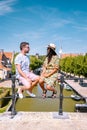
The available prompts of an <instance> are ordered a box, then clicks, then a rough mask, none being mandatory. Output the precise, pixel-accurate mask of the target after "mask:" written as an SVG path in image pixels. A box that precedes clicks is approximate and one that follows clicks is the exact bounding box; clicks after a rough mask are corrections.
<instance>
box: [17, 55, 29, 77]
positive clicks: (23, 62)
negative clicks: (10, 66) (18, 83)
mask: <svg viewBox="0 0 87 130" xmlns="http://www.w3.org/2000/svg"><path fill="white" fill-rule="evenodd" d="M15 64H19V65H20V66H21V70H22V71H23V72H24V73H26V74H27V73H29V64H30V60H29V57H28V56H27V55H23V54H22V53H19V54H18V55H17V56H16V58H15ZM16 77H17V78H19V77H20V74H19V72H18V70H17V69H16Z"/></svg>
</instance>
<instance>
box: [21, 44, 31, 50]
mask: <svg viewBox="0 0 87 130" xmlns="http://www.w3.org/2000/svg"><path fill="white" fill-rule="evenodd" d="M26 45H29V43H28V42H21V43H20V50H22V49H23V48H24V47H25V46H26Z"/></svg>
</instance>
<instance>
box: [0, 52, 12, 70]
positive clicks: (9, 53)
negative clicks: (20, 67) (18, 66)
mask: <svg viewBox="0 0 87 130" xmlns="http://www.w3.org/2000/svg"><path fill="white" fill-rule="evenodd" d="M4 54H5V56H6V57H7V58H9V59H10V61H11V63H12V60H13V52H4ZM1 60H2V53H0V69H2V70H3V69H5V70H11V69H10V68H6V67H4V66H3V65H2V63H1Z"/></svg>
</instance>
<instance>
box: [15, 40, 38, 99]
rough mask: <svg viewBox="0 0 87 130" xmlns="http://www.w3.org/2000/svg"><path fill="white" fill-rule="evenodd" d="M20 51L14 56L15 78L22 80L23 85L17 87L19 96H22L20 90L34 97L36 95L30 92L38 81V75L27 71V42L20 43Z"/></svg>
mask: <svg viewBox="0 0 87 130" xmlns="http://www.w3.org/2000/svg"><path fill="white" fill-rule="evenodd" d="M20 50H21V52H20V53H19V54H18V55H17V56H16V58H15V65H16V78H17V79H18V80H19V81H21V82H22V84H23V85H24V86H22V87H21V88H18V94H19V98H23V94H22V92H23V91H24V90H26V92H27V93H28V94H29V95H30V96H31V97H35V96H36V95H35V94H33V93H32V89H33V88H34V86H35V85H36V84H37V83H38V82H39V76H37V75H35V74H34V73H32V72H29V64H30V63H29V58H28V57H27V55H26V54H27V53H28V52H29V50H30V48H29V43H27V42H22V43H21V44H20Z"/></svg>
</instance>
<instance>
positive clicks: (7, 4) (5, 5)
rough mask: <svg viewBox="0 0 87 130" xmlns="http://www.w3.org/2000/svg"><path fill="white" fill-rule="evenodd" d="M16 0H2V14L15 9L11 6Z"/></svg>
mask: <svg viewBox="0 0 87 130" xmlns="http://www.w3.org/2000/svg"><path fill="white" fill-rule="evenodd" d="M15 1H16V0H3V1H0V15H4V14H5V13H9V12H12V11H13V8H12V7H11V6H12V5H13V3H14V2H15Z"/></svg>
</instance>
